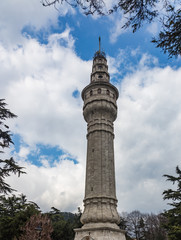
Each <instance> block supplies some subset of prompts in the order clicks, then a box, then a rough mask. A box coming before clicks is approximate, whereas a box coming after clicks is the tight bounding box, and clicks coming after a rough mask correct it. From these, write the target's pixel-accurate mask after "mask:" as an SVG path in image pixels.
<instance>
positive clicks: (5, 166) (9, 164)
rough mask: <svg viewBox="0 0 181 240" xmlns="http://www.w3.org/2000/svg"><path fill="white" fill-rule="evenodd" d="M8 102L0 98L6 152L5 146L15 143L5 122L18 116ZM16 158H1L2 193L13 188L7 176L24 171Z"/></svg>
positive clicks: (0, 147)
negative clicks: (7, 106)
mask: <svg viewBox="0 0 181 240" xmlns="http://www.w3.org/2000/svg"><path fill="white" fill-rule="evenodd" d="M6 105H7V104H6V103H5V102H4V99H0V153H1V154H3V153H4V148H9V146H10V144H13V141H12V138H11V133H10V131H9V127H8V126H7V125H6V124H5V121H6V120H7V119H8V118H15V117H17V116H16V115H15V114H13V113H11V112H10V110H9V109H7V108H6ZM22 169H23V168H22V167H20V166H19V165H18V164H17V163H16V162H15V161H14V159H13V158H12V157H11V158H10V159H1V158H0V193H4V194H7V193H11V192H12V191H13V189H12V188H11V187H10V185H9V184H7V183H6V182H5V178H6V177H8V176H10V174H11V173H14V174H18V176H20V174H21V173H24V172H23V171H22Z"/></svg>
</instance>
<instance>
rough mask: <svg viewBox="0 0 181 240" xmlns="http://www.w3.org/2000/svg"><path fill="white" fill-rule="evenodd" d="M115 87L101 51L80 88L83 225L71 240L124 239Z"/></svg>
mask: <svg viewBox="0 0 181 240" xmlns="http://www.w3.org/2000/svg"><path fill="white" fill-rule="evenodd" d="M118 94H119V93H118V90H117V88H116V87H115V86H113V85H112V84H111V83H110V76H109V73H108V65H107V60H106V56H105V53H104V52H103V51H101V47H100V38H99V51H97V52H96V53H95V55H94V58H93V66H92V73H91V81H90V84H89V85H88V86H86V87H85V88H84V89H83V91H82V99H83V101H84V107H83V115H84V119H85V121H86V122H87V165H86V186H85V198H84V212H83V214H82V217H81V222H82V223H83V227H82V228H80V229H75V240H89V239H94V240H125V234H124V231H123V230H120V228H119V227H118V224H119V222H120V217H119V215H118V212H117V199H116V187H115V168H114V144H113V141H114V128H113V122H114V121H115V119H116V117H117V105H116V100H117V98H118Z"/></svg>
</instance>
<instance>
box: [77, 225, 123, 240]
mask: <svg viewBox="0 0 181 240" xmlns="http://www.w3.org/2000/svg"><path fill="white" fill-rule="evenodd" d="M86 225H87V226H86ZM86 225H85V226H83V227H82V228H77V229H74V231H75V238H74V240H126V237H125V231H124V230H121V229H119V227H118V226H117V225H116V224H115V226H113V227H112V226H109V224H108V225H105V226H101V225H102V224H99V223H98V224H94V225H93V226H91V225H89V224H86ZM88 225H89V226H88ZM95 225H97V226H95Z"/></svg>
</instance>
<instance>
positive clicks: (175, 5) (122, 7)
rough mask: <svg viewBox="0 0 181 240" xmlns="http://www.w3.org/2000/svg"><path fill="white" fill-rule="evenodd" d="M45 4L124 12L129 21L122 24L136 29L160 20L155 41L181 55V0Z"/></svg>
mask: <svg viewBox="0 0 181 240" xmlns="http://www.w3.org/2000/svg"><path fill="white" fill-rule="evenodd" d="M41 2H42V4H43V6H51V5H54V6H57V4H63V3H67V4H69V5H71V6H72V7H74V8H75V7H79V8H81V9H82V10H83V12H84V13H85V14H86V15H89V14H96V13H97V14H98V15H101V16H103V15H110V14H113V13H114V12H116V11H120V12H121V13H122V14H123V17H124V18H125V20H126V22H125V24H124V25H123V26H122V28H129V27H131V28H132V30H133V32H135V31H137V30H138V29H139V28H140V27H141V26H143V24H144V23H151V22H153V21H159V22H160V24H161V29H160V32H159V34H158V36H157V37H155V38H154V39H153V40H152V42H153V43H155V44H156V47H158V48H161V49H162V50H163V51H164V53H168V54H169V57H173V56H179V55H181V7H180V6H181V0H174V1H171V0H117V1H115V3H114V5H113V6H112V8H111V9H107V8H106V4H105V1H104V0H41Z"/></svg>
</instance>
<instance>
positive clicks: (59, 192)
mask: <svg viewBox="0 0 181 240" xmlns="http://www.w3.org/2000/svg"><path fill="white" fill-rule="evenodd" d="M47 163H48V162H47ZM47 163H46V164H45V165H43V166H41V167H37V166H35V165H33V164H30V163H29V162H24V161H20V162H19V164H20V165H21V166H24V167H25V170H26V173H27V174H23V175H21V177H19V178H18V177H16V176H12V177H10V178H8V183H9V184H10V185H11V186H13V187H16V189H17V190H18V191H20V192H22V190H23V194H25V195H26V196H27V199H28V200H31V201H34V202H36V203H37V204H38V205H39V206H40V207H41V210H42V211H49V210H50V208H51V207H56V208H58V209H60V210H61V211H75V212H76V211H77V208H78V207H79V206H80V207H81V208H82V199H83V192H84V181H80V179H84V168H83V166H82V165H81V164H76V165H75V164H74V163H73V162H72V161H68V160H63V161H59V162H57V164H56V165H55V166H54V167H49V165H48V164H47Z"/></svg>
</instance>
